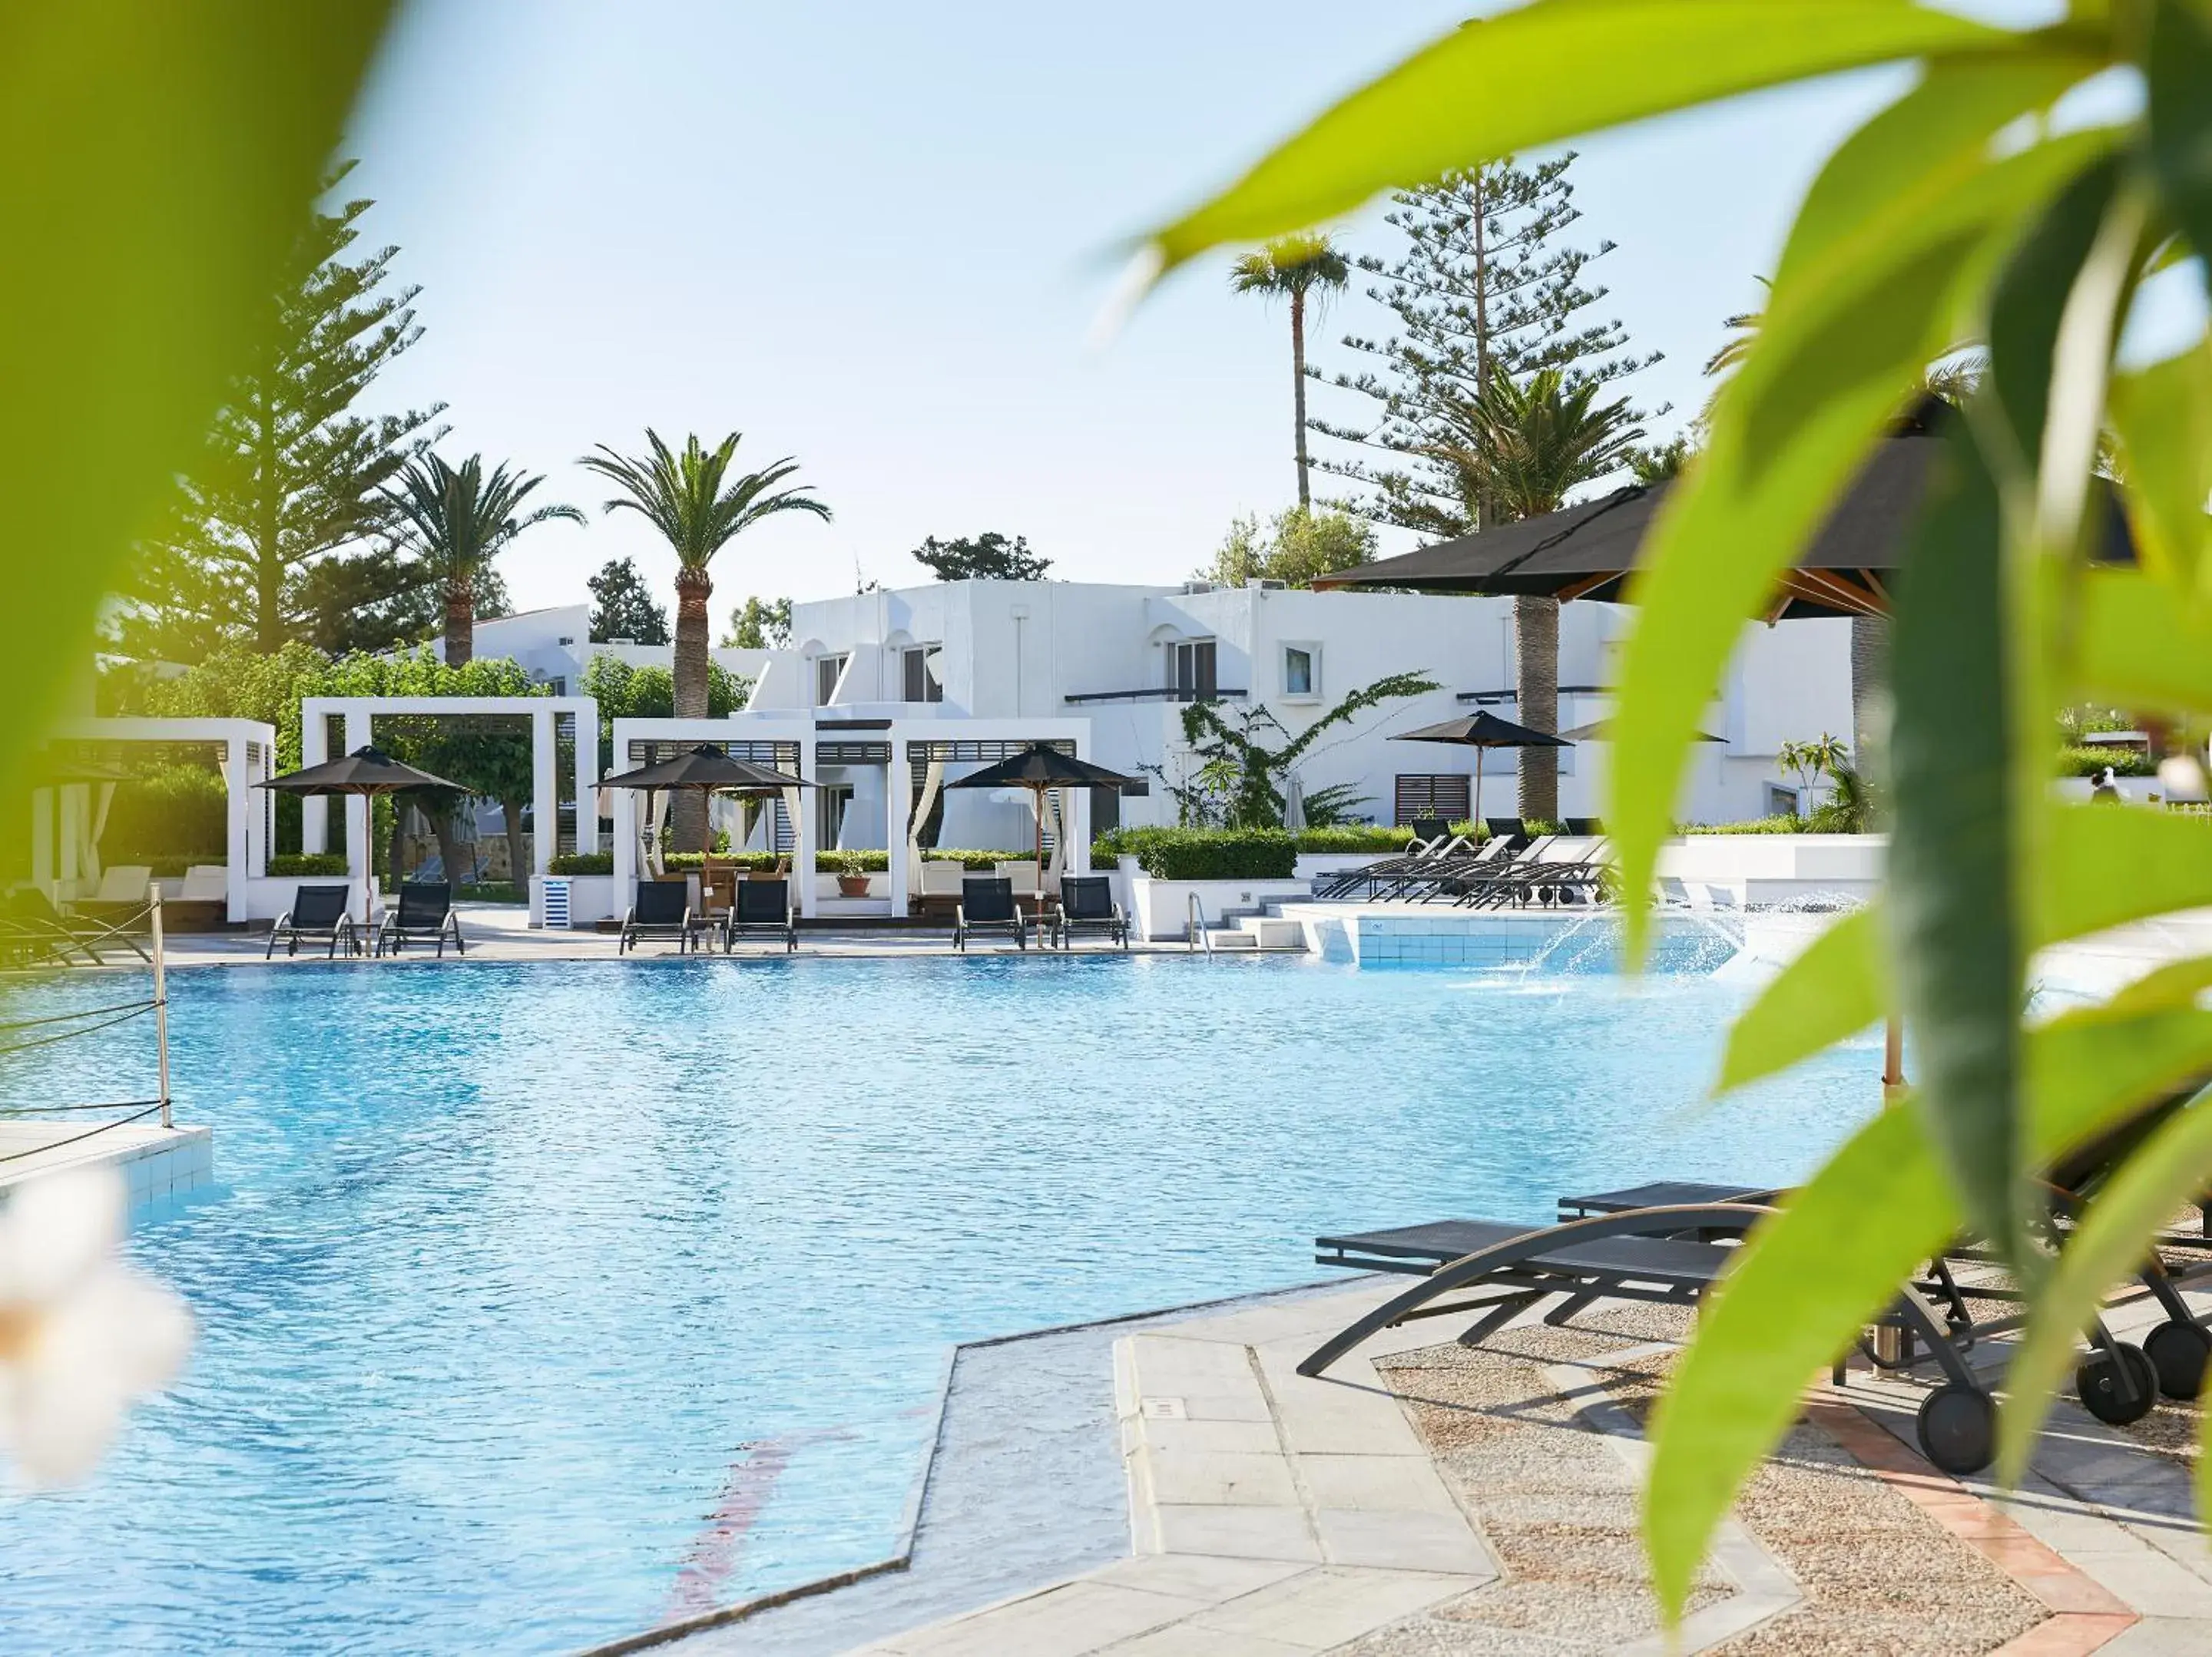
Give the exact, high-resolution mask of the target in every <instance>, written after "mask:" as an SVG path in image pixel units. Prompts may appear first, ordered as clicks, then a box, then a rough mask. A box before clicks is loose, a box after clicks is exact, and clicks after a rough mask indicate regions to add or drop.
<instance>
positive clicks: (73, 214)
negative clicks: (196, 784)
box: [0, 0, 388, 797]
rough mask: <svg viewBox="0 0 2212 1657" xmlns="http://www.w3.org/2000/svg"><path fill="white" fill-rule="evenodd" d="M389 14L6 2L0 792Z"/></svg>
mask: <svg viewBox="0 0 2212 1657" xmlns="http://www.w3.org/2000/svg"><path fill="white" fill-rule="evenodd" d="M387 9H388V8H387V6H386V3H383V0H327V3H321V4H316V5H312V6H264V5H253V4H248V3H244V0H207V3H203V4H197V5H191V6H180V5H175V4H167V3H160V0H118V3H112V4H102V5H50V4H48V5H42V4H37V3H27V0H8V3H5V4H4V5H0V39H5V40H6V41H7V50H6V51H5V52H4V53H0V223H4V224H6V225H7V227H8V236H9V256H8V258H6V259H4V260H0V385H4V386H6V387H7V396H6V398H4V399H0V500H5V501H7V503H8V523H7V528H6V531H5V534H6V536H7V541H6V543H5V550H4V554H0V578H3V579H4V580H5V582H6V602H5V603H4V604H0V709H4V710H5V711H6V712H5V717H4V718H0V797H4V793H5V791H6V790H7V788H8V786H9V781H10V780H11V779H12V777H13V774H14V773H15V768H16V767H17V766H18V765H19V764H20V763H21V760H22V757H23V754H24V750H26V748H27V746H28V744H31V743H32V742H33V741H35V740H36V739H37V738H38V737H39V736H40V734H41V733H42V731H43V730H44V728H45V726H46V722H47V721H48V720H49V719H51V718H52V717H53V716H54V715H55V714H56V713H57V712H58V711H59V710H60V709H61V708H62V707H64V705H65V703H66V701H67V700H68V698H69V696H70V689H71V687H72V686H73V685H76V684H79V683H84V682H86V681H88V678H89V675H90V672H91V660H90V658H91V652H92V646H93V631H94V616H95V615H96V613H97V610H98V608H99V604H100V598H101V596H102V594H103V593H105V592H108V591H110V590H111V589H112V587H113V586H114V585H115V581H114V577H115V574H116V572H117V570H118V567H119V566H120V564H121V562H122V561H123V559H124V558H125V556H126V555H127V553H128V550H129V548H130V544H131V540H132V538H133V537H134V536H135V535H137V533H138V532H139V531H141V530H143V528H144V527H146V526H147V525H148V524H149V519H150V517H151V514H152V513H153V511H154V510H155V507H157V505H158V503H159V502H160V501H161V500H162V498H163V496H164V495H165V493H166V491H167V488H168V487H169V480H170V478H171V477H172V476H173V474H174V473H175V472H176V471H177V470H178V469H179V467H180V466H181V465H182V464H183V463H184V462H185V458H187V457H188V456H189V455H190V454H191V452H192V451H193V449H194V446H196V444H197V442H198V441H199V440H200V438H201V436H202V434H203V433H204V431H205V429H206V428H207V425H208V422H209V420H210V416H212V415H213V413H214V410H215V408H216V404H217V402H218V400H219V398H220V396H221V393H222V385H223V381H224V378H225V376H226V374H227V373H228V372H229V370H230V369H232V368H233V367H234V366H235V365H236V364H237V362H238V361H240V356H241V354H242V353H243V352H244V351H245V350H246V349H247V347H248V345H249V343H250V342H251V341H252V338H253V337H254V336H255V333H256V331H257V329H258V327H259V326H260V325H262V319H263V317H264V313H265V312H266V310H267V307H268V304H269V300H268V297H267V296H268V294H270V292H271V291H272V289H273V287H274V284H275V278H276V272H277V271H278V270H279V269H280V268H281V264H282V260H283V252H284V249H285V247H286V246H287V244H288V243H289V240H290V239H291V238H292V236H293V235H294V234H295V231H296V230H297V228H298V227H299V226H300V224H301V222H303V220H304V218H305V215H306V213H307V206H308V203H310V202H311V201H312V199H313V196H314V193H315V188H316V180H317V179H318V178H319V175H320V173H321V171H322V168H323V166H324V163H325V160H326V158H327V157H328V156H329V155H330V154H331V150H332V149H333V148H334V147H335V146H336V144H337V140H338V136H339V132H340V128H341V124H342V123H343V120H344V118H345V114H346V111H347V109H348V107H349V105H350V104H351V102H352V100H353V97H354V94H355V91H356V88H357V87H358V86H359V84H360V82H361V79H362V73H363V70H364V69H365V67H366V65H367V64H368V57H369V53H370V52H371V50H372V48H373V47H374V45H375V43H376V39H377V37H378V35H379V33H380V31H381V29H382V27H383V24H384V21H385V17H386V11H387Z"/></svg>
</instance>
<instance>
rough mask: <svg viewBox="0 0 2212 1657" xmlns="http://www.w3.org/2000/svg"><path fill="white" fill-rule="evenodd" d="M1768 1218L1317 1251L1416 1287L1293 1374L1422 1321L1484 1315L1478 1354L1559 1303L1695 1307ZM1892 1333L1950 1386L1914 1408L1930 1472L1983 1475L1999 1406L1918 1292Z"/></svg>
mask: <svg viewBox="0 0 2212 1657" xmlns="http://www.w3.org/2000/svg"><path fill="white" fill-rule="evenodd" d="M1772 1212H1773V1210H1772V1209H1771V1208H1770V1207H1767V1206H1766V1205H1763V1204H1757V1203H1685V1204H1679V1205H1675V1204H1669V1205H1663V1206H1660V1207H1656V1208H1635V1209H1626V1210H1623V1211H1619V1212H1614V1213H1601V1214H1594V1215H1592V1216H1590V1217H1589V1218H1587V1219H1579V1220H1571V1221H1568V1222H1566V1223H1564V1224H1560V1225H1551V1226H1533V1227H1532V1226H1516V1225H1510V1224H1504V1223H1500V1222H1498V1221H1492V1220H1443V1221H1437V1222H1433V1223H1430V1224H1427V1225H1413V1226H1401V1227H1397V1228H1395V1229H1389V1230H1384V1231H1373V1232H1365V1233H1361V1234H1358V1235H1346V1236H1325V1237H1319V1238H1316V1239H1315V1246H1316V1249H1317V1250H1319V1251H1320V1252H1318V1253H1316V1255H1315V1257H1314V1258H1315V1259H1316V1260H1317V1261H1319V1262H1320V1263H1321V1264H1322V1265H1324V1266H1347V1267H1350V1268H1352V1270H1354V1271H1363V1272H1407V1273H1412V1274H1414V1275H1416V1276H1419V1278H1421V1281H1420V1282H1419V1283H1418V1284H1415V1285H1414V1286H1413V1287H1412V1288H1411V1289H1408V1290H1406V1291H1405V1292H1404V1293H1403V1294H1401V1295H1395V1296H1392V1297H1391V1298H1390V1299H1389V1300H1388V1301H1386V1302H1383V1304H1382V1305H1381V1306H1379V1307H1376V1308H1375V1309H1374V1310H1373V1311H1371V1312H1370V1313H1368V1314H1366V1315H1365V1316H1364V1317H1361V1318H1358V1319H1357V1320H1354V1321H1353V1322H1352V1323H1351V1324H1349V1325H1348V1326H1346V1327H1345V1328H1344V1329H1343V1330H1341V1331H1340V1332H1338V1333H1337V1334H1335V1335H1334V1336H1332V1337H1330V1338H1328V1340H1326V1341H1324V1342H1323V1343H1322V1344H1321V1345H1320V1346H1318V1347H1316V1349H1315V1350H1314V1351H1313V1352H1312V1353H1311V1354H1310V1356H1309V1357H1307V1358H1306V1359H1305V1360H1304V1362H1303V1363H1300V1364H1299V1365H1298V1373H1299V1374H1301V1375H1320V1374H1322V1372H1323V1371H1324V1370H1326V1369H1328V1366H1329V1365H1330V1364H1332V1363H1335V1362H1336V1360H1337V1359H1339V1358H1340V1357H1343V1356H1344V1355H1345V1354H1346V1352H1349V1351H1351V1350H1352V1349H1353V1348H1354V1347H1356V1346H1358V1345H1359V1344H1360V1343H1361V1342H1363V1341H1364V1340H1366V1339H1368V1338H1370V1336H1373V1335H1375V1334H1377V1333H1380V1332H1382V1331H1383V1330H1385V1329H1388V1328H1391V1327H1394V1326H1396V1325H1399V1324H1401V1323H1407V1322H1410V1321H1412V1320H1415V1319H1417V1318H1431V1317H1450V1316H1455V1315H1465V1314H1468V1313H1474V1314H1476V1319H1475V1321H1474V1324H1473V1325H1471V1326H1469V1327H1468V1329H1467V1330H1466V1331H1465V1332H1463V1333H1462V1335H1461V1336H1460V1337H1459V1338H1460V1341H1461V1343H1462V1344H1465V1345H1474V1344H1479V1343H1480V1342H1481V1341H1483V1340H1485V1339H1486V1338H1488V1337H1489V1336H1491V1335H1492V1334H1493V1333H1495V1332H1497V1331H1498V1330H1499V1329H1501V1328H1503V1327H1504V1326H1505V1325H1506V1324H1507V1323H1509V1322H1510V1321H1512V1320H1514V1319H1515V1318H1516V1317H1519V1316H1520V1315H1522V1314H1523V1313H1526V1312H1528V1311H1531V1310H1533V1309H1534V1308H1535V1307H1537V1306H1538V1305H1540V1304H1541V1303H1542V1302H1544V1301H1546V1300H1548V1299H1550V1298H1552V1297H1553V1296H1561V1297H1563V1298H1562V1299H1561V1300H1560V1302H1559V1305H1558V1306H1556V1307H1554V1308H1553V1309H1552V1310H1550V1311H1549V1312H1547V1314H1545V1316H1544V1321H1545V1322H1546V1323H1547V1324H1551V1325H1553V1326H1558V1325H1561V1324H1564V1323H1565V1322H1567V1321H1568V1320H1570V1319H1571V1318H1572V1317H1574V1316H1575V1315H1576V1314H1577V1313H1579V1312H1581V1311H1583V1309H1584V1308H1588V1307H1589V1306H1592V1305H1595V1304H1596V1303H1598V1302H1606V1301H1632V1302H1643V1303H1645V1304H1651V1305H1662V1306H1694V1305H1695V1304H1696V1303H1697V1302H1699V1300H1700V1299H1701V1298H1702V1297H1703V1296H1705V1293H1706V1292H1707V1291H1708V1290H1711V1288H1712V1287H1713V1285H1714V1284H1717V1283H1719V1282H1720V1281H1721V1279H1722V1278H1723V1276H1724V1275H1725V1274H1726V1272H1727V1271H1728V1268H1729V1264H1730V1262H1731V1261H1732V1260H1733V1259H1735V1253H1736V1246H1735V1243H1734V1242H1732V1241H1722V1239H1727V1238H1734V1237H1740V1236H1741V1235H1742V1234H1743V1233H1744V1232H1746V1231H1747V1230H1749V1229H1751V1227H1752V1226H1753V1225H1755V1224H1756V1223H1758V1222H1759V1220H1761V1219H1763V1218H1765V1217H1766V1216H1767V1215H1769V1214H1771V1213H1772ZM1889 1317H1890V1319H1891V1320H1893V1321H1895V1322H1896V1323H1897V1324H1899V1326H1902V1327H1904V1328H1905V1329H1906V1330H1908V1331H1910V1332H1911V1333H1912V1334H1914V1335H1915V1336H1917V1338H1918V1339H1919V1341H1920V1344H1922V1345H1923V1347H1924V1348H1925V1350H1926V1351H1927V1353H1928V1355H1929V1357H1931V1358H1932V1359H1934V1361H1935V1362H1936V1363H1937V1364H1938V1365H1940V1366H1941V1368H1942V1370H1943V1375H1944V1384H1943V1385H1942V1386H1941V1387H1938V1388H1936V1391H1934V1392H1933V1393H1929V1396H1928V1397H1927V1399H1925V1400H1923V1403H1922V1404H1921V1406H1920V1415H1919V1420H1918V1423H1917V1425H1918V1434H1919V1438H1920V1445H1921V1448H1922V1449H1923V1450H1924V1451H1925V1452H1926V1453H1927V1454H1928V1459H1929V1460H1930V1461H1932V1462H1934V1463H1935V1464H1936V1466H1938V1467H1941V1468H1942V1469H1943V1470H1944V1471H1945V1472H1952V1473H1966V1472H1976V1471H1978V1470H1979V1469H1981V1468H1983V1467H1985V1466H1988V1465H1989V1463H1990V1458H1991V1456H1992V1454H1994V1447H1995V1443H1996V1405H1995V1403H1994V1402H1993V1401H1992V1400H1991V1399H1990V1393H1989V1389H1988V1388H1987V1387H1984V1385H1983V1383H1982V1381H1981V1380H1980V1378H1979V1377H1978V1375H1975V1373H1974V1371H1973V1370H1972V1368H1970V1367H1969V1366H1968V1364H1967V1363H1966V1357H1965V1354H1964V1353H1963V1351H1962V1350H1960V1344H1958V1342H1957V1341H1955V1340H1954V1338H1953V1331H1952V1330H1951V1328H1950V1327H1949V1326H1948V1323H1947V1321H1946V1320H1945V1319H1943V1318H1942V1317H1941V1316H1939V1314H1937V1313H1936V1309H1935V1308H1933V1307H1932V1306H1930V1305H1929V1302H1927V1300H1926V1299H1925V1298H1924V1297H1923V1295H1922V1294H1921V1292H1920V1290H1919V1289H1918V1287H1917V1285H1916V1284H1902V1285H1900V1286H1899V1295H1898V1299H1897V1302H1896V1304H1895V1307H1894V1308H1893V1310H1892V1312H1891V1313H1890V1314H1889Z"/></svg>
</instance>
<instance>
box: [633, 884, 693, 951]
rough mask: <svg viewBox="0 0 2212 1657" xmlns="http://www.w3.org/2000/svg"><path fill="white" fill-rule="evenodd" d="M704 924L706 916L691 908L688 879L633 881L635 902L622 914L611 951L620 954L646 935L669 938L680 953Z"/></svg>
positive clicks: (691, 943)
mask: <svg viewBox="0 0 2212 1657" xmlns="http://www.w3.org/2000/svg"><path fill="white" fill-rule="evenodd" d="M706 926H707V918H706V916H705V915H703V914H702V913H699V912H697V911H696V910H695V909H693V908H692V907H691V888H690V883H689V882H686V881H681V880H641V881H640V882H638V883H637V901H636V902H635V903H633V904H631V905H630V907H629V913H627V914H625V915H624V916H623V924H622V937H621V938H620V940H619V941H617V944H615V953H616V954H617V955H621V954H623V952H624V951H626V950H634V949H635V948H636V947H637V946H638V944H641V943H642V942H644V941H645V940H647V939H648V938H658V939H660V940H662V941H664V942H665V941H667V940H669V939H671V938H672V939H673V940H675V944H676V949H677V953H678V954H679V955H681V954H682V953H683V952H684V951H685V950H689V949H690V948H691V947H692V945H693V944H695V943H696V942H697V939H698V935H699V934H700V933H701V932H703V931H704V930H706Z"/></svg>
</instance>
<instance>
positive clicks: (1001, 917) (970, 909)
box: [952, 875, 1030, 954]
mask: <svg viewBox="0 0 2212 1657" xmlns="http://www.w3.org/2000/svg"><path fill="white" fill-rule="evenodd" d="M979 934H980V935H984V936H993V935H1001V934H1003V935H1005V936H1008V937H1011V938H1012V939H1013V940H1014V942H1015V943H1016V944H1019V945H1020V946H1021V947H1022V948H1023V949H1024V950H1027V949H1028V948H1029V946H1030V923H1029V921H1028V920H1027V918H1026V917H1024V915H1023V913H1022V912H1021V909H1020V907H1018V905H1017V904H1016V903H1015V902H1014V888H1013V883H1012V882H1011V881H1009V880H1007V879H1006V877H1004V876H995V877H994V876H988V875H970V876H969V877H967V878H966V879H965V880H963V881H962V882H961V883H960V907H958V908H957V909H956V910H955V911H954V912H953V916H952V947H953V948H954V949H956V950H960V951H961V952H962V953H963V954H964V953H966V951H967V949H968V940H969V938H974V937H976V936H978V935H979Z"/></svg>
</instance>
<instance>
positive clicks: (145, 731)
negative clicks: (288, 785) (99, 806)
mask: <svg viewBox="0 0 2212 1657" xmlns="http://www.w3.org/2000/svg"><path fill="white" fill-rule="evenodd" d="M52 739H53V740H54V741H57V742H64V743H143V744H179V745H181V744H191V745H193V746H197V747H206V748H220V749H221V750H222V777H223V785H224V789H225V792H226V793H227V794H228V799H229V816H228V829H227V831H226V833H225V835H224V862H225V865H226V866H227V868H228V879H227V882H226V903H225V907H226V911H227V913H228V919H230V920H234V921H241V920H246V918H247V916H248V913H249V909H248V903H247V898H248V891H249V888H248V883H249V882H250V881H254V880H258V879H260V878H261V877H263V876H264V874H265V873H266V872H267V870H268V866H269V815H268V810H267V806H266V804H265V803H264V802H265V799H266V795H265V794H264V793H262V792H256V791H255V789H254V785H255V784H256V783H258V782H264V781H266V780H268V778H269V776H270V771H271V769H272V768H274V766H275V765H276V727H275V726H273V725H264V724H263V723H262V722H261V721H260V720H258V719H69V720H65V721H64V722H63V723H62V724H61V725H58V727H57V728H56V729H55V731H53V736H52ZM95 786H98V785H95V784H89V783H61V784H58V785H54V786H47V787H41V788H36V789H33V792H32V796H31V801H32V804H31V810H32V823H33V828H32V838H31V878H32V879H33V881H35V882H37V883H38V884H40V886H42V887H44V888H45V889H46V891H47V892H48V893H49V894H52V892H54V891H55V889H57V887H58V886H59V885H61V884H63V883H68V882H70V881H74V880H76V879H77V878H78V877H79V876H80V875H81V874H82V872H83V871H82V870H81V869H80V867H79V866H78V864H79V859H78V856H77V847H78V846H79V844H80V843H81V841H82V840H83V838H84V835H85V832H86V823H87V822H88V817H87V813H88V812H89V811H90V810H92V809H93V808H92V798H93V790H94V787H95Z"/></svg>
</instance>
